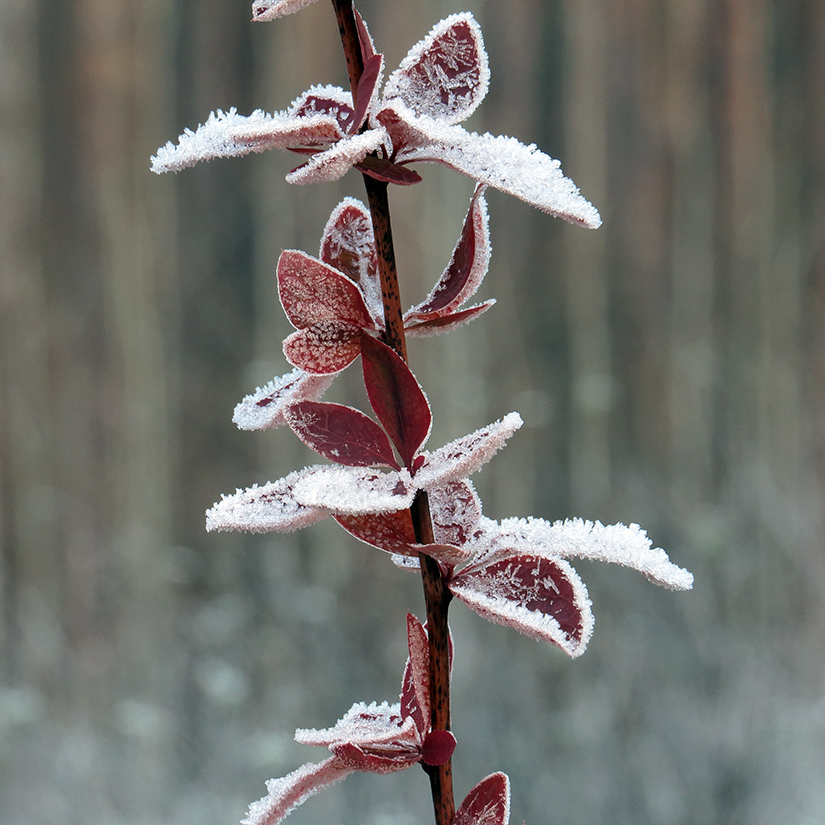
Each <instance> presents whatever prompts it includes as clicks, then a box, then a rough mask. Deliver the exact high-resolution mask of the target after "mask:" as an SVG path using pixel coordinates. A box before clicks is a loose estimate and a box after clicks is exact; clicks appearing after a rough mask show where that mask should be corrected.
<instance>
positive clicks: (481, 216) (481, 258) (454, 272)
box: [407, 185, 490, 320]
mask: <svg viewBox="0 0 825 825" xmlns="http://www.w3.org/2000/svg"><path fill="white" fill-rule="evenodd" d="M484 189H485V187H484V186H483V185H480V186H477V187H476V190H475V194H474V195H473V199H472V200H471V201H470V209H469V210H468V212H467V217H466V218H465V219H464V227H463V228H462V230H461V236H460V237H459V239H458V243H457V244H456V246H455V249H454V250H453V256H452V259H451V260H450V263H449V265H448V266H447V268H446V269H445V270H444V272H443V274H442V275H441V277H440V278H439V280H438V282H437V283H436V285H435V286H434V287H433V290H432V292H431V293H430V294H429V296H428V297H427V299H426V300H425V301H424V302H423V303H422V304H420V305H419V306H417V307H415V308H414V309H412V310H410V311H409V312H408V313H407V315H408V316H409V317H413V318H416V319H419V320H426V319H427V318H428V317H430V316H432V315H436V316H440V315H443V314H446V313H448V312H453V311H454V310H456V309H458V307H459V306H461V304H463V303H464V302H465V301H466V300H467V299H468V298H470V297H471V296H472V295H473V293H474V292H475V291H476V290H477V289H478V286H479V284H480V283H481V281H482V279H483V278H484V275H485V274H486V272H487V267H488V265H489V263H490V238H489V230H488V228H487V205H486V202H485V200H484V196H483V192H484Z"/></svg>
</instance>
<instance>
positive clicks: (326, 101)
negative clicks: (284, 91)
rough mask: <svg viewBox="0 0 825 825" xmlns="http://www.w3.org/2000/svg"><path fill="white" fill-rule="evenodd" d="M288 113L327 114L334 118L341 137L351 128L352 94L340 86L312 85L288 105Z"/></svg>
mask: <svg viewBox="0 0 825 825" xmlns="http://www.w3.org/2000/svg"><path fill="white" fill-rule="evenodd" d="M288 111H289V113H290V114H292V115H295V116H296V117H312V116H313V115H327V116H328V117H332V118H335V120H336V122H337V123H338V127H339V129H340V130H341V133H340V135H339V137H343V136H344V135H345V134H346V133H347V132H349V131H350V129H351V128H352V123H353V119H354V116H355V112H354V111H353V108H352V95H351V94H350V92H348V91H346V90H344V89H342V88H341V87H340V86H330V85H326V86H312V87H311V88H309V89H308V90H307V91H306V92H303V93H302V94H301V95H299V96H298V97H297V98H296V99H295V100H294V101H293V102H292V104H291V105H290V107H289V109H288Z"/></svg>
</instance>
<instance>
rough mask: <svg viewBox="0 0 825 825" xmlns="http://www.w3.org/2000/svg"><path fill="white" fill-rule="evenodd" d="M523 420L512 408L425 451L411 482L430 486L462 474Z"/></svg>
mask: <svg viewBox="0 0 825 825" xmlns="http://www.w3.org/2000/svg"><path fill="white" fill-rule="evenodd" d="M523 423H524V422H523V421H522V420H521V416H520V415H519V414H518V413H516V412H512V413H510V414H509V415H505V416H504V418H502V419H501V420H500V421H496V422H495V423H493V424H489V425H488V426H486V427H482V428H481V429H480V430H476V431H475V432H473V433H470V434H469V435H465V436H463V437H462V438H457V439H456V440H455V441H451V442H450V443H449V444H445V445H444V446H443V447H440V448H439V449H438V450H436V451H435V452H432V453H427V452H425V453H424V457H425V460H424V463H423V465H422V466H421V469H419V470H418V471H417V472H416V474H415V483H416V484H417V485H418V486H419V487H421V488H423V489H425V490H430V489H432V488H434V487H441V486H443V485H444V484H449V483H450V482H451V481H459V480H460V479H463V478H466V477H467V476H468V475H470V474H471V473H474V472H475V471H476V470H478V469H479V468H480V467H481V466H482V465H484V464H486V463H487V462H488V461H489V460H490V459H491V458H492V457H493V456H494V455H495V454H496V453H497V452H498V451H499V450H500V449H501V448H502V447H503V446H504V442H505V441H506V440H507V439H508V438H509V437H510V436H511V435H512V434H513V433H514V432H515V431H516V430H517V429H518V428H519V427H521V425H522V424H523Z"/></svg>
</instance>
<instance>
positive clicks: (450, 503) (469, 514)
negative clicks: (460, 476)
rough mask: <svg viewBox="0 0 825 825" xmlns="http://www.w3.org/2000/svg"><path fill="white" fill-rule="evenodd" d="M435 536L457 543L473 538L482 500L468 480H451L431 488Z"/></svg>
mask: <svg viewBox="0 0 825 825" xmlns="http://www.w3.org/2000/svg"><path fill="white" fill-rule="evenodd" d="M429 496H430V512H431V513H432V520H433V533H434V536H435V540H436V541H438V542H440V543H441V544H452V545H455V546H458V547H461V546H462V545H464V544H466V543H467V542H468V541H470V540H471V539H472V538H473V534H474V533H475V531H476V529H477V528H478V525H479V522H480V521H481V500H480V499H479V497H478V495H477V494H476V491H475V490H474V489H473V485H472V484H470V482H469V481H454V482H452V483H450V484H446V485H444V486H443V487H436V488H435V489H433V490H430V493H429Z"/></svg>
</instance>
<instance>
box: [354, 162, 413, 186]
mask: <svg viewBox="0 0 825 825" xmlns="http://www.w3.org/2000/svg"><path fill="white" fill-rule="evenodd" d="M355 168H356V169H359V170H360V171H361V172H363V173H364V174H365V175H369V176H370V177H371V178H375V179H376V180H380V181H384V182H385V183H394V184H396V185H398V186H412V185H413V184H414V183H421V175H419V174H418V172H416V171H415V170H414V169H408V168H407V167H406V166H401V165H400V164H398V163H393V162H392V161H389V160H385V159H384V158H376V157H372V156H369V155H368V156H367V157H365V158H364V159H363V160H361V161H359V162H358V163H356V164H355Z"/></svg>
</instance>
